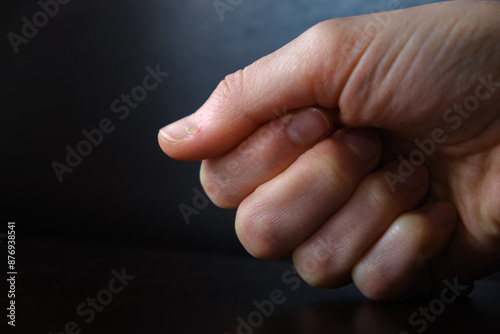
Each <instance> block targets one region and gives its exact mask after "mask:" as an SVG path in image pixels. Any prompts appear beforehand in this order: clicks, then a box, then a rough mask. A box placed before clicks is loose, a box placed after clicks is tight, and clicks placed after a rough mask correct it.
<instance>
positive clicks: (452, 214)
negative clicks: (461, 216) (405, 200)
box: [426, 202, 457, 227]
mask: <svg viewBox="0 0 500 334" xmlns="http://www.w3.org/2000/svg"><path fill="white" fill-rule="evenodd" d="M426 211H427V213H428V214H429V215H430V216H431V217H432V218H434V220H435V221H436V222H437V223H438V224H439V225H441V226H442V227H448V226H450V225H453V224H454V223H455V222H456V220H457V213H456V211H455V208H454V207H453V205H452V204H451V203H449V202H437V203H432V204H429V205H428V206H427V208H426Z"/></svg>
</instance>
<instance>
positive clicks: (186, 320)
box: [15, 240, 500, 334]
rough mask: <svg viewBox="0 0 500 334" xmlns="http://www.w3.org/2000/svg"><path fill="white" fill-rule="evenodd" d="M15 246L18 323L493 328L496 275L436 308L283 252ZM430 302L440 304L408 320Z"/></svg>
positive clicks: (85, 329) (30, 327) (191, 329)
mask: <svg viewBox="0 0 500 334" xmlns="http://www.w3.org/2000/svg"><path fill="white" fill-rule="evenodd" d="M18 250H19V256H18V263H19V266H20V268H22V270H20V272H19V273H18V277H17V281H18V282H17V284H18V286H17V289H18V295H17V300H16V303H17V305H18V308H17V324H18V326H17V327H16V331H15V332H17V333H50V332H51V333H53V334H56V333H61V332H62V333H65V332H67V333H72V332H71V330H73V332H74V333H79V332H78V330H81V333H218V334H225V333H230V334H233V333H289V334H290V333H318V334H319V333H405V332H408V333H420V332H425V333H500V322H499V315H500V276H492V277H489V278H486V279H484V280H482V281H479V282H477V284H476V287H475V290H474V291H473V292H472V294H470V295H469V296H468V297H466V298H463V299H460V300H457V301H456V302H453V303H451V304H446V305H445V307H444V309H443V310H440V309H439V305H438V304H436V303H435V302H434V304H433V301H432V300H421V301H415V302H408V303H375V302H371V301H369V300H367V299H366V298H364V297H363V296H362V295H361V294H360V293H359V292H358V291H357V289H356V288H355V287H354V286H353V285H350V286H347V287H344V288H342V289H338V290H323V289H316V288H312V287H310V286H308V285H307V284H306V283H305V282H304V281H302V280H300V279H299V278H298V276H297V275H296V274H295V272H294V271H293V267H292V265H291V263H290V261H287V260H284V261H278V262H268V261H261V260H256V259H253V258H250V257H249V256H236V255H227V254H217V253H209V252H194V251H188V250H185V251H180V250H177V251H171V250H167V249H162V248H152V247H147V246H137V245H136V246H131V245H126V244H123V245H114V246H113V245H110V244H92V243H88V242H87V243H72V242H71V243H70V242H64V243H62V242H57V241H41V240H38V241H36V240H31V241H24V242H21V243H20V244H19V245H18ZM114 277H121V279H122V282H120V281H119V280H117V279H114V280H113V278H114ZM112 280H113V282H112V283H111V285H110V281H112ZM103 290H104V291H103ZM106 290H107V291H106ZM110 290H111V291H114V292H111V293H110ZM88 298H90V299H88ZM92 298H95V301H96V304H95V307H94V310H95V311H92V310H93V308H92V307H93V304H92V303H91V301H92ZM89 300H90V301H89ZM270 300H272V301H273V302H270ZM266 301H267V302H266ZM431 304H432V305H433V307H434V309H435V310H436V307H437V311H438V313H439V314H437V315H436V316H435V317H430V318H429V321H427V320H424V319H425V317H424V316H416V317H414V319H413V325H412V324H411V323H410V322H409V318H410V316H411V315H412V314H413V313H414V312H419V309H420V308H421V307H427V308H429V306H430V305H431ZM257 305H260V306H257ZM259 307H260V311H259ZM256 312H259V313H260V314H261V315H259V314H256ZM431 316H432V314H431ZM239 317H240V320H238V318H239ZM241 319H243V321H245V323H246V324H247V325H241V324H242V321H241ZM243 327H246V329H245V328H243ZM65 328H66V329H67V328H69V329H70V331H66V330H65ZM423 329H425V330H423Z"/></svg>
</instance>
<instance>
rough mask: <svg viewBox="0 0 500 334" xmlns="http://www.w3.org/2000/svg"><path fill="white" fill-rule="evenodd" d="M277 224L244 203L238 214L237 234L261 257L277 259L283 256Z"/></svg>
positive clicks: (256, 255) (246, 247) (241, 240)
mask: <svg viewBox="0 0 500 334" xmlns="http://www.w3.org/2000/svg"><path fill="white" fill-rule="evenodd" d="M274 226H275V224H274V222H273V221H272V219H269V218H267V219H266V218H265V217H264V216H262V215H259V213H257V214H256V210H255V209H251V208H250V207H249V206H248V205H246V203H245V204H242V205H240V207H239V208H238V212H237V214H236V234H237V235H238V238H239V240H240V242H241V244H242V245H243V247H245V249H246V250H247V251H248V252H249V253H250V254H251V255H252V256H254V257H256V258H259V259H269V260H270V259H277V258H279V257H281V254H280V249H279V247H278V246H279V240H278V238H277V237H276V229H275V227H274Z"/></svg>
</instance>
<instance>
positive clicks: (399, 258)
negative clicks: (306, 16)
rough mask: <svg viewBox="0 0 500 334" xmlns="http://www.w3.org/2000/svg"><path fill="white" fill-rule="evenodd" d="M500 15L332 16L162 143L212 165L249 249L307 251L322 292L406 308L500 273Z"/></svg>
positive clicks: (458, 8)
mask: <svg viewBox="0 0 500 334" xmlns="http://www.w3.org/2000/svg"><path fill="white" fill-rule="evenodd" d="M498 17H500V3H498V2H446V3H440V4H434V5H428V6H422V7H416V8H411V9H405V10H399V11H394V12H389V13H379V14H372V15H366V16H360V17H354V18H347V19H337V20H330V21H325V22H322V23H320V24H318V25H316V26H314V27H312V28H311V29H309V30H308V31H306V32H305V33H304V34H302V35H301V36H299V37H298V38H297V39H296V40H294V41H292V42H291V43H289V44H288V45H286V46H284V47H283V48H281V49H280V50H278V51H276V52H274V53H272V54H270V55H268V56H266V57H264V58H262V59H260V60H259V61H257V62H255V63H254V64H252V65H250V66H248V67H246V68H245V69H244V70H241V71H238V72H236V73H234V74H232V75H229V76H228V77H226V79H225V80H224V81H222V82H221V83H220V84H219V86H218V87H217V89H216V90H215V91H214V93H213V94H212V95H211V96H210V98H209V100H208V101H207V102H206V103H205V104H204V105H203V106H202V107H201V108H200V109H199V110H198V111H197V112H196V113H194V114H193V115H191V116H188V117H187V118H185V119H183V120H181V121H179V122H177V123H175V124H174V125H170V126H168V127H166V128H164V129H162V130H161V131H160V134H159V142H160V146H161V148H162V149H163V151H164V152H165V153H166V154H168V155H169V156H171V157H173V158H176V159H180V160H204V161H203V164H202V168H201V181H202V184H203V186H204V188H205V190H206V192H207V194H208V195H209V196H210V197H211V199H212V200H213V201H214V203H216V204H217V205H219V206H221V207H224V208H236V207H238V212H237V217H236V231H237V234H238V237H239V238H240V240H241V242H242V244H243V245H244V246H245V248H246V249H247V250H248V251H249V252H250V253H251V254H252V255H254V256H257V257H260V258H266V259H273V258H279V257H284V256H287V255H289V254H290V253H293V260H294V263H295V265H296V268H297V270H298V272H299V273H300V274H301V276H302V277H303V278H304V279H305V280H306V281H307V282H309V283H310V284H312V285H315V286H320V287H339V286H342V285H345V284H347V283H349V282H351V280H352V281H354V283H355V284H356V285H357V286H358V288H359V289H360V290H361V292H363V293H364V294H365V295H366V296H367V297H369V298H371V299H374V300H397V299H406V298H413V297H416V296H426V295H428V294H430V293H438V292H439V291H440V290H439V289H440V288H441V287H442V286H443V280H444V279H445V278H446V279H448V280H450V281H452V280H453V279H454V278H456V277H458V278H459V280H460V281H461V282H472V281H473V280H475V279H478V278H481V277H483V276H485V275H487V274H489V273H492V272H493V271H495V270H497V269H499V268H500V205H499V204H500V200H499V195H500V168H499V167H498V166H500V164H499V163H500V161H499V160H500V116H499V112H500V73H499V72H500V43H499V42H500V20H498ZM276 116H279V117H278V118H276ZM332 132H333V133H332ZM379 137H380V138H379ZM402 157H405V158H407V159H408V160H403V158H402ZM379 163H381V164H382V167H381V168H380V169H376V167H377V165H378V164H379ZM450 203H451V204H452V205H451V204H450ZM455 208H456V210H457V212H455Z"/></svg>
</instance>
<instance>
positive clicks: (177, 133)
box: [160, 115, 200, 143]
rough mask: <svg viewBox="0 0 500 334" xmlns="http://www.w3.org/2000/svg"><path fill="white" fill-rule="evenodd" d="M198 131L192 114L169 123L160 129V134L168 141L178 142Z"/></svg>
mask: <svg viewBox="0 0 500 334" xmlns="http://www.w3.org/2000/svg"><path fill="white" fill-rule="evenodd" d="M198 131H200V129H199V128H198V124H197V123H196V119H195V118H194V116H193V115H190V116H187V117H185V118H183V119H180V120H178V121H177V122H175V123H172V124H169V125H167V126H166V127H164V128H162V129H161V130H160V134H161V135H162V136H163V137H164V138H165V139H167V140H168V141H170V142H174V143H175V142H178V141H180V140H183V139H186V138H187V137H188V136H189V135H192V134H193V133H196V132H198Z"/></svg>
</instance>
